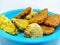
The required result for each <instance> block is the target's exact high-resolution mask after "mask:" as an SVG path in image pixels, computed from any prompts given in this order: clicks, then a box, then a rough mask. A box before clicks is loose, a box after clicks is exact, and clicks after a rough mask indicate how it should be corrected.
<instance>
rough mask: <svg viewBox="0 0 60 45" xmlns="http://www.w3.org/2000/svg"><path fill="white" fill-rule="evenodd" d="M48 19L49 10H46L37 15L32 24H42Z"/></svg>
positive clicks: (31, 21)
mask: <svg viewBox="0 0 60 45" xmlns="http://www.w3.org/2000/svg"><path fill="white" fill-rule="evenodd" d="M47 17H48V9H47V8H45V9H43V10H42V11H41V12H38V13H36V14H35V15H34V16H33V18H31V19H30V21H29V22H30V23H39V24H41V23H42V22H43V21H44V20H45V19H46V18H47Z"/></svg>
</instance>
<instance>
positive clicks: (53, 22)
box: [44, 14, 59, 27]
mask: <svg viewBox="0 0 60 45" xmlns="http://www.w3.org/2000/svg"><path fill="white" fill-rule="evenodd" d="M44 24H45V25H49V26H53V27H56V26H58V25H59V19H58V16H56V14H54V15H52V16H50V17H48V18H47V19H46V20H45V22H44Z"/></svg>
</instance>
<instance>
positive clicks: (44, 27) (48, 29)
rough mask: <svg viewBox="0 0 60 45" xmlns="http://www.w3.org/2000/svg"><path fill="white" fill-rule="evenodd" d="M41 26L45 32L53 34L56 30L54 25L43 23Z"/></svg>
mask: <svg viewBox="0 0 60 45" xmlns="http://www.w3.org/2000/svg"><path fill="white" fill-rule="evenodd" d="M41 28H42V29H43V34H46V35H48V34H51V33H53V32H54V27H49V26H45V25H41Z"/></svg>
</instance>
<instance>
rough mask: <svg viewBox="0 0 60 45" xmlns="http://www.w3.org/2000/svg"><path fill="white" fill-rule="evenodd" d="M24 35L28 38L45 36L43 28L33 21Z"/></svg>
mask: <svg viewBox="0 0 60 45" xmlns="http://www.w3.org/2000/svg"><path fill="white" fill-rule="evenodd" d="M24 36H25V37H26V38H39V37H42V36H43V31H42V28H41V27H40V25H38V24H37V23H32V24H30V25H29V26H28V27H27V28H26V30H25V31H24Z"/></svg>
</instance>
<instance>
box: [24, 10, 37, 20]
mask: <svg viewBox="0 0 60 45" xmlns="http://www.w3.org/2000/svg"><path fill="white" fill-rule="evenodd" d="M35 13H36V12H34V11H33V10H31V12H30V13H29V14H28V15H26V17H25V19H28V20H30V19H31V18H32V17H33V15H34V14H35Z"/></svg>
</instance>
